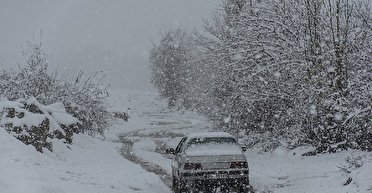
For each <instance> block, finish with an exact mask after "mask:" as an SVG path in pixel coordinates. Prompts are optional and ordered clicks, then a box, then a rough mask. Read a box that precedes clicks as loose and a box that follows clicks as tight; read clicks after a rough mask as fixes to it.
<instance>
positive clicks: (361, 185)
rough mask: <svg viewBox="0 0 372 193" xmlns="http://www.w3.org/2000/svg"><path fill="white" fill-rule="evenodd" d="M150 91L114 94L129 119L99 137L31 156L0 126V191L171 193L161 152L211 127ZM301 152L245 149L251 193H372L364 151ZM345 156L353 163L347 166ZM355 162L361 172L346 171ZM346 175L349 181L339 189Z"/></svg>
mask: <svg viewBox="0 0 372 193" xmlns="http://www.w3.org/2000/svg"><path fill="white" fill-rule="evenodd" d="M155 93H156V92H154V91H151V90H150V91H148V92H139V91H133V90H115V91H113V93H112V97H110V100H109V102H110V104H111V107H110V110H112V111H120V112H123V111H124V112H128V111H129V113H130V116H131V118H130V119H129V121H128V122H124V121H116V122H115V123H114V125H113V126H112V128H110V130H109V131H108V132H107V133H106V137H105V138H104V139H103V138H91V137H88V136H84V135H77V136H76V137H75V138H74V141H75V142H74V144H73V145H69V146H68V148H67V147H66V145H65V144H61V143H58V142H55V143H54V144H55V147H54V149H55V151H54V152H47V151H46V152H45V153H43V154H41V153H38V152H36V151H35V150H34V148H33V147H31V146H25V145H24V144H22V143H21V142H19V141H18V140H16V139H15V138H13V137H11V136H10V135H9V134H7V133H6V132H5V131H4V130H3V129H1V128H0V143H1V144H2V145H1V147H0V153H1V156H0V168H1V173H0V192H5V193H25V192H27V193H65V192H66V193H67V192H69V193H70V192H81V193H83V192H87V193H116V192H117V193H119V192H121V193H122V192H128V193H130V192H139V193H150V192H151V193H167V192H171V190H170V188H169V187H168V186H169V181H170V176H169V173H170V162H171V159H170V157H169V156H167V155H165V154H164V149H165V148H166V147H169V146H173V147H174V146H176V144H177V142H178V140H179V139H180V138H181V137H182V136H183V135H184V134H187V133H190V132H194V131H200V130H208V128H210V125H209V124H208V122H207V121H206V120H205V119H204V118H203V117H201V116H199V115H197V114H196V113H192V112H187V111H170V110H168V109H166V108H165V107H166V104H165V102H164V101H162V100H159V99H157V96H156V94H155ZM128 108H130V109H128ZM304 151H305V149H296V150H292V151H287V150H284V149H278V150H276V151H274V152H272V153H260V152H259V150H255V149H251V150H248V151H247V153H246V155H247V157H248V160H249V166H250V172H251V173H250V180H251V184H252V186H253V188H254V189H255V190H256V192H258V193H271V192H273V193H284V192H285V193H319V192H324V193H333V192H335V193H336V192H337V193H344V192H345V193H346V192H350V193H354V192H361V193H372V175H371V173H372V154H371V153H366V152H360V151H347V152H342V153H337V154H325V155H319V156H314V157H302V156H301V153H302V152H304ZM348 156H352V157H353V158H355V159H354V163H356V164H354V165H349V164H347V163H346V161H345V159H346V158H347V157H348ZM351 162H353V161H351ZM358 164H359V165H361V166H360V168H354V167H352V166H355V165H358ZM339 167H344V168H346V170H348V172H349V173H347V172H342V171H341V169H340V168H339ZM349 177H350V178H351V179H352V181H351V182H350V184H348V185H343V184H345V183H346V181H347V180H348V179H349Z"/></svg>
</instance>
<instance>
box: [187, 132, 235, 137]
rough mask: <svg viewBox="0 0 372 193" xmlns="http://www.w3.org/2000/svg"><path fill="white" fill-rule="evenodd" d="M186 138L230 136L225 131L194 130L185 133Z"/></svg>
mask: <svg viewBox="0 0 372 193" xmlns="http://www.w3.org/2000/svg"><path fill="white" fill-rule="evenodd" d="M187 137H188V138H210V137H232V138H233V136H232V135H231V134H229V133H226V132H195V133H191V134H189V135H187Z"/></svg>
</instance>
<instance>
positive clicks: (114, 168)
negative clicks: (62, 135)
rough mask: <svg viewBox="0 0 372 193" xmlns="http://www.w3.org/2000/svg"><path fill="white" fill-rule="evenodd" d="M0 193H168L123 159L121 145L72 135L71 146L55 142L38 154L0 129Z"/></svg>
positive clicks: (140, 169)
mask: <svg viewBox="0 0 372 193" xmlns="http://www.w3.org/2000/svg"><path fill="white" fill-rule="evenodd" d="M0 142H1V144H2V145H1V148H0V154H1V155H2V156H1V157H0V167H1V169H2V171H1V173H0V190H1V192H7V193H25V192H28V193H67V192H89V193H103V192H105V193H116V192H117V193H119V192H120V193H121V192H142V193H153V192H165V193H166V192H170V190H169V188H168V187H167V186H166V185H164V184H163V183H162V182H161V180H160V179H159V178H158V177H157V176H156V175H155V174H153V173H149V172H146V171H145V170H144V169H142V168H141V167H140V166H139V165H136V164H134V163H132V162H130V161H128V160H126V159H124V158H123V157H122V156H121V155H120V152H119V148H120V147H121V144H118V143H114V142H113V141H111V140H103V139H99V138H92V137H89V136H86V135H80V134H79V135H74V144H73V145H66V144H63V143H61V142H60V141H58V140H55V141H53V144H54V152H48V151H45V153H38V152H36V151H35V149H34V148H33V147H32V146H26V145H24V144H23V143H22V142H20V141H18V140H17V139H15V138H14V137H13V136H11V135H9V134H8V133H7V132H6V131H5V129H3V128H0Z"/></svg>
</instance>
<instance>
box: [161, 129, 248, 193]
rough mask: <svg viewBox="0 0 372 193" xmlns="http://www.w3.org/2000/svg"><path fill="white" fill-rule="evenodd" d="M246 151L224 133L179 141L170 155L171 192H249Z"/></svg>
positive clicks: (171, 149) (191, 137) (211, 133)
mask: <svg viewBox="0 0 372 193" xmlns="http://www.w3.org/2000/svg"><path fill="white" fill-rule="evenodd" d="M245 151H246V147H244V146H240V145H239V144H238V142H237V140H236V138H235V137H233V136H232V135H231V134H229V133H226V132H199V133H192V134H189V135H187V136H185V137H183V138H182V139H181V141H180V142H179V144H178V145H177V147H176V149H173V148H168V149H167V150H166V152H167V153H168V154H172V155H173V161H172V189H173V191H174V192H176V193H181V192H193V191H195V192H198V191H203V192H208V191H212V190H213V189H218V188H219V189H229V190H231V189H232V190H233V191H236V192H250V190H249V187H250V186H249V168H248V162H247V158H246V156H245V155H244V152H245Z"/></svg>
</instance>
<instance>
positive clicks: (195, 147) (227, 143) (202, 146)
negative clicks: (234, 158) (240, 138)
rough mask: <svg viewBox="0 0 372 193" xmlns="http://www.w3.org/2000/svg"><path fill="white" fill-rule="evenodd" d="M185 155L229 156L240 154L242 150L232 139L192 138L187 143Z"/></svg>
mask: <svg viewBox="0 0 372 193" xmlns="http://www.w3.org/2000/svg"><path fill="white" fill-rule="evenodd" d="M185 153H186V154H188V155H195V156H199V155H229V154H240V153H241V149H240V147H239V146H238V144H237V143H236V140H235V139H234V138H231V137H201V138H192V139H190V140H189V142H188V143H187V147H186V149H185Z"/></svg>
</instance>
